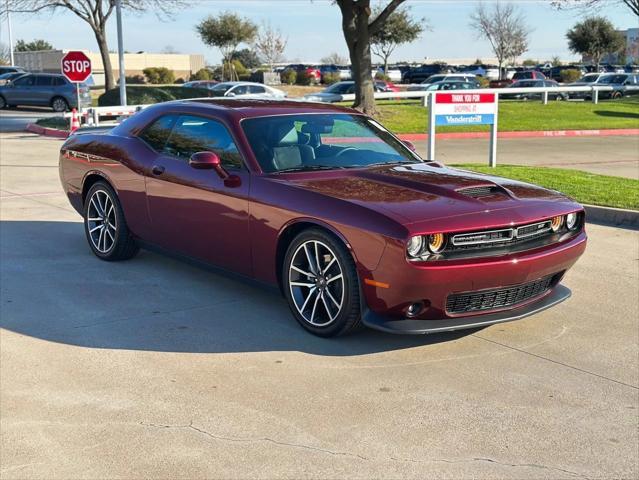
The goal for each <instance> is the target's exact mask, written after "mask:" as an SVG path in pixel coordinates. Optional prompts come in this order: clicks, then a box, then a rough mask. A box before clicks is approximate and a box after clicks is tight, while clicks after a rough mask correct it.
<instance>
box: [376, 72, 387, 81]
mask: <svg viewBox="0 0 639 480" xmlns="http://www.w3.org/2000/svg"><path fill="white" fill-rule="evenodd" d="M375 80H382V81H383V82H390V77H389V76H388V75H386V74H385V73H384V72H376V73H375Z"/></svg>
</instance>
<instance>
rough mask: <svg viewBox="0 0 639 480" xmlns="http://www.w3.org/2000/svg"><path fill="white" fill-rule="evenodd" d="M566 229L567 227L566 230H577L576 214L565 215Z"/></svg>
mask: <svg viewBox="0 0 639 480" xmlns="http://www.w3.org/2000/svg"><path fill="white" fill-rule="evenodd" d="M566 227H568V230H574V229H575V228H577V214H576V213H574V212H573V213H569V214H568V215H566Z"/></svg>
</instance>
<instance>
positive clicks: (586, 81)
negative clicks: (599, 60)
mask: <svg viewBox="0 0 639 480" xmlns="http://www.w3.org/2000/svg"><path fill="white" fill-rule="evenodd" d="M605 75H606V74H605V73H587V74H585V75H584V76H583V77H581V78H580V79H579V80H577V81H576V82H573V83H571V84H570V85H574V86H583V85H592V84H594V83H597V82H599V80H600V79H601V78H603V77H604V76H605Z"/></svg>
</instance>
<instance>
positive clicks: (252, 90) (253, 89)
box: [249, 85, 266, 93]
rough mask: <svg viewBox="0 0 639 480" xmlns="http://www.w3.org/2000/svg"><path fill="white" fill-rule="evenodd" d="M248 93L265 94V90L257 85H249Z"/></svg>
mask: <svg viewBox="0 0 639 480" xmlns="http://www.w3.org/2000/svg"><path fill="white" fill-rule="evenodd" d="M249 92H250V93H265V92H266V89H265V88H264V87H260V86H259V85H251V86H249Z"/></svg>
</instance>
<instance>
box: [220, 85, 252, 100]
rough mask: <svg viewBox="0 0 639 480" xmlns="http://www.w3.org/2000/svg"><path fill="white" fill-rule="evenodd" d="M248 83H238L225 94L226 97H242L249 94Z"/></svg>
mask: <svg viewBox="0 0 639 480" xmlns="http://www.w3.org/2000/svg"><path fill="white" fill-rule="evenodd" d="M248 93H249V90H248V85H237V86H235V87H233V88H231V89H230V90H229V91H228V92H226V94H225V95H224V96H226V97H242V96H245V95H248Z"/></svg>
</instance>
